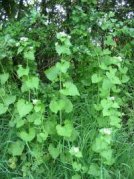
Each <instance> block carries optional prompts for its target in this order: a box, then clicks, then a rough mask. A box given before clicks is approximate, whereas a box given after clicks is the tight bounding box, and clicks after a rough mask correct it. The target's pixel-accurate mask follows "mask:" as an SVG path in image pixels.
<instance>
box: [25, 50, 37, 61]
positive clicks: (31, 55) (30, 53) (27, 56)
mask: <svg viewBox="0 0 134 179" xmlns="http://www.w3.org/2000/svg"><path fill="white" fill-rule="evenodd" d="M24 58H25V59H27V60H31V61H34V60H35V57H34V51H32V50H30V51H27V52H24Z"/></svg>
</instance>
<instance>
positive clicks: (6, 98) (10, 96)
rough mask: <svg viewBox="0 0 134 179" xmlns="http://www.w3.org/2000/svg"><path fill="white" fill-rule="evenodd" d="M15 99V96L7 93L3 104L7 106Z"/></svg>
mask: <svg viewBox="0 0 134 179" xmlns="http://www.w3.org/2000/svg"><path fill="white" fill-rule="evenodd" d="M15 101H16V96H12V95H8V96H5V97H4V104H5V105H6V106H9V105H10V104H12V103H14V102H15Z"/></svg>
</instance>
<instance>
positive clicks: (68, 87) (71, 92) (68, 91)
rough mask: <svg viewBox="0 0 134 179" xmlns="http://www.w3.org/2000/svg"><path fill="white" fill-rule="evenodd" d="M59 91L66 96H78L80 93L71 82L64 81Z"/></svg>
mask: <svg viewBox="0 0 134 179" xmlns="http://www.w3.org/2000/svg"><path fill="white" fill-rule="evenodd" d="M60 93H61V94H63V95H66V96H79V95H80V93H79V91H78V89H77V87H76V85H74V84H73V83H72V82H65V83H64V84H63V89H61V90H60Z"/></svg>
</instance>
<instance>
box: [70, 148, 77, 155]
mask: <svg viewBox="0 0 134 179" xmlns="http://www.w3.org/2000/svg"><path fill="white" fill-rule="evenodd" d="M69 152H70V153H75V154H76V153H78V152H79V147H72V148H71V149H70V151H69Z"/></svg>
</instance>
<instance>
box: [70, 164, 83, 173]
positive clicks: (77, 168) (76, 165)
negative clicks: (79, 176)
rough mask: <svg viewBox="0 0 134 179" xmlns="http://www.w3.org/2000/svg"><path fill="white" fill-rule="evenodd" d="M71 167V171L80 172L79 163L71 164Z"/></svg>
mask: <svg viewBox="0 0 134 179" xmlns="http://www.w3.org/2000/svg"><path fill="white" fill-rule="evenodd" d="M72 167H73V169H74V170H75V171H80V170H81V167H82V165H81V163H78V162H73V163H72Z"/></svg>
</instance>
